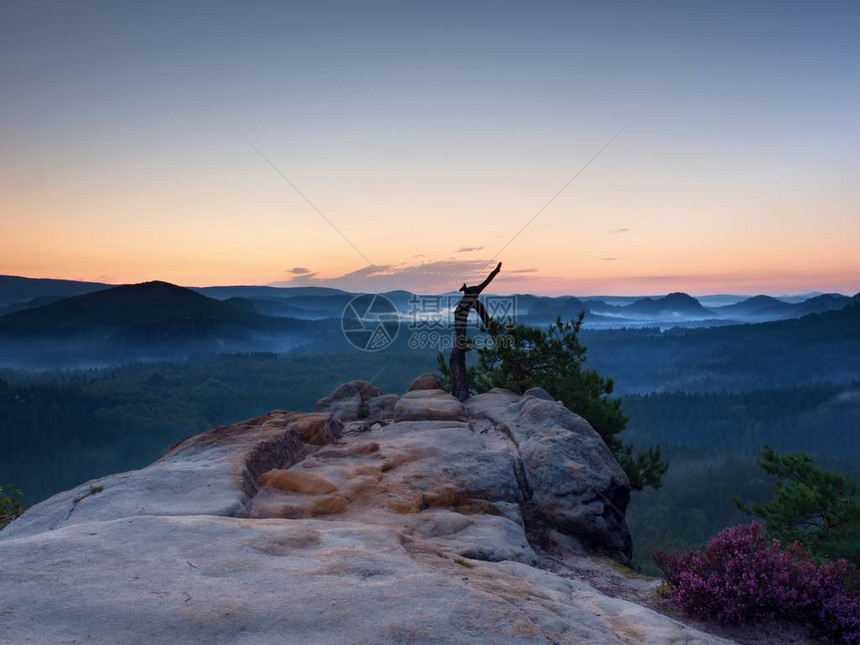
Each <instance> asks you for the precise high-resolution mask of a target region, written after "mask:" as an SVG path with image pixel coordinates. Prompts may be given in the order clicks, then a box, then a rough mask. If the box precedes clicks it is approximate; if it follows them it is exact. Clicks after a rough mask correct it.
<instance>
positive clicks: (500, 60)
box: [0, 0, 860, 295]
mask: <svg viewBox="0 0 860 645" xmlns="http://www.w3.org/2000/svg"><path fill="white" fill-rule="evenodd" d="M858 32H860V4H858V3H856V2H841V3H835V2H834V3H831V2H808V3H793V2H773V3H770V2H764V1H756V2H699V1H696V2H677V3H675V2H668V1H667V2H594V3H591V2H528V3H526V2H521V3H507V2H486V3H482V2H433V3H415V2H400V3H377V2H343V3H335V2H331V3H329V2H320V1H318V0H314V1H313V2H253V1H251V2H235V3H232V2H230V3H228V2H216V1H212V2H194V1H192V0H184V1H182V2H158V1H147V2H139V3H127V2H122V1H111V2H86V1H82V2H74V3H71V2H67V1H59V2H52V3H47V2H39V1H27V2H24V1H19V0H0V142H2V145H0V195H2V198H0V274H12V275H23V276H30V277H55V278H68V279H83V280H100V281H106V282H112V283H128V282H140V281H145V280H152V279H160V280H167V281H170V282H175V283H178V284H184V285H189V286H192V285H195V286H203V285H213V284H282V285H322V286H337V287H342V288H347V289H349V290H352V291H367V292H371V291H384V290H389V289H411V290H414V291H447V290H450V289H456V288H457V287H458V286H459V285H460V284H461V283H462V282H464V281H466V282H470V283H472V282H479V281H480V280H482V279H483V277H484V276H485V275H486V273H488V272H489V270H490V269H491V268H492V267H493V266H494V265H495V263H496V262H497V261H502V262H503V269H502V273H501V274H500V275H499V276H498V277H497V278H496V280H495V281H494V283H493V290H494V291H495V292H498V293H512V292H531V293H542V294H548V295H560V294H575V295H596V294H613V295H622V294H661V293H668V292H670V291H686V292H688V293H692V294H707V293H738V294H745V293H748V294H755V293H771V294H783V293H800V292H805V291H810V290H819V291H826V292H829V291H839V292H843V293H849V294H853V293H855V292H857V291H858V290H860V253H858V252H857V242H858V240H860V182H858V181H857V177H858V176H860V155H858V150H860V127H858V126H860V112H858V109H860V39H858V38H857V37H856V35H857V33H858Z"/></svg>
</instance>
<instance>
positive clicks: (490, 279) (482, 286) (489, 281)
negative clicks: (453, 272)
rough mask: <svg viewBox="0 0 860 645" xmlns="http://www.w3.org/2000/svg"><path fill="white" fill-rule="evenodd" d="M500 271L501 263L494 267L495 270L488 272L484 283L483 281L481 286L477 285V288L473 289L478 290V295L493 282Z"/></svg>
mask: <svg viewBox="0 0 860 645" xmlns="http://www.w3.org/2000/svg"><path fill="white" fill-rule="evenodd" d="M501 270H502V263H501V262H499V263H498V264H497V265H496V268H495V269H493V270H492V271H491V272H490V275H488V276H487V279H486V280H484V281H483V282H482V283H481V284H479V285H478V286H477V287H475V288H476V289H477V290H478V293H481V292H482V291H483V290H484V289H485V288H486V287H487V285H488V284H490V283H491V282H492V281H493V278H495V277H496V276H497V275H499V271H501Z"/></svg>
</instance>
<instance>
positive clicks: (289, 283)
mask: <svg viewBox="0 0 860 645" xmlns="http://www.w3.org/2000/svg"><path fill="white" fill-rule="evenodd" d="M487 262H488V260H486V259H483V260H453V259H448V260H436V261H432V262H420V263H413V262H402V263H399V264H382V265H376V266H367V267H364V268H362V269H357V270H356V271H350V272H348V273H344V274H343V275H338V276H331V277H321V276H320V275H319V274H318V273H304V274H296V275H295V276H294V277H292V278H290V279H289V280H286V281H282V282H276V283H274V284H275V286H282V287H298V286H320V287H336V288H338V289H345V290H347V291H355V292H367V293H370V292H382V291H393V290H395V289H407V290H410V291H416V292H423V293H440V292H446V291H454V290H456V289H458V288H459V287H460V285H461V284H463V283H464V282H466V283H468V284H477V283H479V282H481V281H482V280H483V279H484V278H486V277H487V273H488V272H489V270H488V269H487V268H486V266H487ZM536 272H537V269H533V268H525V269H503V270H502V274H501V275H500V276H499V277H498V278H497V280H499V281H503V280H504V281H514V280H533V279H536V276H534V275H532V274H534V273H536Z"/></svg>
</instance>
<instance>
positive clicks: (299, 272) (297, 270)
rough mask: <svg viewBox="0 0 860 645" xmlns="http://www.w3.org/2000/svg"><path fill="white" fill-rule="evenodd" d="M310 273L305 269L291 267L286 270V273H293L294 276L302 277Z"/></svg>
mask: <svg viewBox="0 0 860 645" xmlns="http://www.w3.org/2000/svg"><path fill="white" fill-rule="evenodd" d="M310 272H311V270H310V269H306V268H305V267H293V268H292V269H287V273H295V274H296V275H304V274H306V273H310Z"/></svg>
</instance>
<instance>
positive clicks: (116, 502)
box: [0, 377, 720, 645]
mask: <svg viewBox="0 0 860 645" xmlns="http://www.w3.org/2000/svg"><path fill="white" fill-rule="evenodd" d="M414 385H415V386H414V387H411V388H410V391H409V392H407V394H405V395H403V396H401V397H397V396H394V395H385V394H382V392H381V391H379V389H378V388H376V387H374V386H372V385H371V384H369V383H366V382H362V381H353V382H351V383H347V384H345V385H344V386H341V387H340V388H338V390H336V391H335V392H334V393H332V394H331V395H330V396H329V397H326V399H323V400H322V401H320V403H319V404H318V405H317V412H314V413H296V412H284V411H275V412H272V413H270V414H269V415H267V416H264V417H260V418H257V419H251V420H249V421H245V422H242V423H239V424H235V425H231V426H226V427H220V428H216V429H214V430H212V431H210V432H208V433H205V434H202V435H198V436H195V437H191V438H189V439H187V440H184V441H182V442H180V443H179V444H178V445H177V446H175V447H174V448H172V449H171V450H170V451H169V452H168V453H167V455H165V457H163V458H162V459H161V460H159V461H157V462H155V463H154V464H152V465H151V466H149V467H147V468H144V469H142V470H139V471H134V472H129V473H122V474H119V475H112V476H110V477H105V478H102V479H100V480H96V481H93V482H89V483H87V484H85V485H83V486H81V487H79V488H77V489H75V490H71V491H67V492H65V493H61V494H59V495H56V496H55V497H53V498H51V499H49V500H46V501H45V502H43V503H41V504H39V505H37V506H35V507H34V508H32V509H30V510H29V511H28V512H27V513H25V514H24V516H22V517H21V518H19V519H18V520H16V521H14V522H13V523H12V524H10V525H9V526H8V528H7V529H5V530H4V531H3V532H2V533H0V563H2V564H0V567H2V568H0V580H2V583H3V589H4V592H3V593H2V595H0V615H2V616H3V630H2V633H0V642H10V643H11V642H15V643H21V642H90V643H111V644H114V643H140V642H146V643H156V644H158V643H177V642H201V643H202V642H223V643H232V642H236V643H303V644H310V645H313V644H317V643H319V644H329V643H355V644H363V643H368V644H370V643H386V644H387V643H392V644H393V643H427V644H429V643H458V644H459V643H492V644H496V643H498V644H505V643H565V644H567V643H570V644H573V643H577V644H579V643H682V642H683V643H699V642H700V643H706V642H707V643H711V642H713V643H716V642H720V641H719V639H716V638H714V637H711V636H708V635H705V634H702V633H700V632H696V631H695V630H693V629H691V628H689V627H686V626H684V625H682V624H680V623H678V622H676V621H674V620H672V619H669V618H667V617H665V616H662V615H660V614H658V613H655V612H654V611H652V610H650V609H646V608H645V607H642V606H640V605H638V604H636V603H633V602H629V601H627V600H623V599H621V598H617V597H611V596H610V595H606V594H604V593H601V592H599V591H597V590H596V589H595V588H594V587H593V586H591V585H590V584H588V583H587V582H586V581H585V580H584V579H582V578H581V577H578V576H577V575H576V573H575V571H576V570H577V569H576V567H575V566H573V564H574V562H575V561H576V559H577V558H578V559H579V560H578V561H579V562H580V565H581V563H582V562H587V563H589V566H591V567H592V568H596V567H599V566H603V565H600V564H599V563H600V562H601V560H600V556H599V555H598V554H607V555H609V556H610V557H612V558H614V559H616V560H620V561H625V560H626V558H627V557H629V555H630V537H629V533H628V532H627V527H626V525H625V523H624V510H625V507H626V505H627V501H628V498H629V486H628V483H627V479H626V477H625V476H624V473H623V472H622V471H621V469H620V468H619V467H618V464H617V463H615V461H614V459H613V458H612V455H611V454H610V452H609V450H608V449H607V448H606V446H605V445H604V444H603V442H602V441H601V440H600V438H599V436H597V434H596V433H595V432H594V430H592V429H591V427H590V426H589V425H588V424H587V423H586V422H585V421H584V420H582V419H581V418H580V417H578V416H576V415H575V414H573V413H571V412H570V411H568V410H566V409H565V408H564V407H563V406H561V405H560V404H558V403H556V402H554V401H552V400H551V398H550V397H549V396H548V395H546V393H545V392H543V391H541V390H533V391H530V392H528V393H527V395H526V396H523V397H519V396H516V395H513V394H511V393H510V392H506V391H502V390H494V391H492V392H490V393H488V394H484V395H480V396H476V397H472V398H471V399H469V401H468V402H467V403H466V405H465V406H464V405H463V404H461V403H460V402H459V401H457V400H456V399H454V398H453V397H452V396H450V395H449V394H447V393H445V392H443V391H442V390H441V389H438V387H436V386H435V383H434V380H433V379H431V378H425V377H421V378H420V379H417V380H416V383H415V384H414ZM586 552H588V553H591V554H592V555H583V554H585V553H586ZM579 570H582V566H580V569H579ZM7 590H14V591H7Z"/></svg>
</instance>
